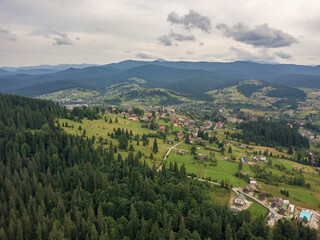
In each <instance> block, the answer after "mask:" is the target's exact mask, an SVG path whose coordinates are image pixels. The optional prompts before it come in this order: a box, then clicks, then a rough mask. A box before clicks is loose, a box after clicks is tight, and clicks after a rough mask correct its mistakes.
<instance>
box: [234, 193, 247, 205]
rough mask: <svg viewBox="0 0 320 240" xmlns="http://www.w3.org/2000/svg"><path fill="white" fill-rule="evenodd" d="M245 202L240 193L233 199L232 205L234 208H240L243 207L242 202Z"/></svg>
mask: <svg viewBox="0 0 320 240" xmlns="http://www.w3.org/2000/svg"><path fill="white" fill-rule="evenodd" d="M245 200H246V197H245V196H244V195H243V194H242V193H240V194H238V195H237V196H236V197H235V199H234V204H235V205H236V206H240V207H243V205H244V203H245V202H244V201H245Z"/></svg>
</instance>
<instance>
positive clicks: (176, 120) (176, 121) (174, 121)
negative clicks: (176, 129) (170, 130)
mask: <svg viewBox="0 0 320 240" xmlns="http://www.w3.org/2000/svg"><path fill="white" fill-rule="evenodd" d="M170 122H172V123H178V122H179V120H178V119H175V118H171V119H170Z"/></svg>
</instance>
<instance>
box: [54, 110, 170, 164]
mask: <svg viewBox="0 0 320 240" xmlns="http://www.w3.org/2000/svg"><path fill="white" fill-rule="evenodd" d="M105 117H106V118H107V120H108V121H107V122H105V120H104V119H99V120H92V121H89V120H86V119H84V120H83V122H82V123H79V122H75V121H71V120H68V119H59V122H60V125H62V123H64V124H65V123H68V126H69V127H64V130H65V131H66V132H67V133H70V134H74V135H79V136H80V135H82V133H83V129H85V130H86V136H88V137H92V136H95V138H96V146H98V145H99V144H100V143H99V142H98V139H99V137H102V138H103V139H107V140H110V139H111V138H110V136H108V133H109V134H111V133H112V132H113V129H114V128H115V129H117V128H121V129H122V128H123V129H124V130H126V129H128V131H129V132H130V130H132V133H133V135H135V134H139V135H140V137H141V136H142V135H143V134H148V133H151V132H153V131H152V130H150V129H147V128H142V127H141V125H142V124H141V123H139V122H132V121H129V120H127V119H123V117H122V116H120V115H118V116H112V115H105ZM116 117H117V118H118V123H115V119H116ZM110 118H111V119H112V123H109V119H110ZM70 126H73V128H72V127H70ZM79 126H81V128H82V130H79ZM112 142H113V145H118V143H119V142H118V140H116V139H112ZM157 142H158V149H159V152H158V153H157V154H154V159H153V160H151V159H150V158H149V156H150V153H151V152H152V144H153V138H150V139H149V145H147V146H143V144H142V142H141V141H140V143H139V145H137V142H136V141H132V142H129V145H130V144H132V145H133V147H134V149H135V151H138V150H140V151H141V152H142V154H143V155H144V157H143V158H145V159H146V161H147V162H148V163H149V164H150V165H152V164H153V163H155V164H156V166H159V165H160V163H161V162H162V160H163V157H164V155H165V153H166V152H167V151H168V149H169V148H170V147H171V146H172V145H169V144H167V143H164V142H163V140H161V139H157ZM108 146H109V145H108V144H104V147H108ZM120 153H121V155H122V157H126V156H127V152H126V151H120Z"/></svg>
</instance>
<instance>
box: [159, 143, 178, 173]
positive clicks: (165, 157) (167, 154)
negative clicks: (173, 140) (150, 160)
mask: <svg viewBox="0 0 320 240" xmlns="http://www.w3.org/2000/svg"><path fill="white" fill-rule="evenodd" d="M181 143H183V141H182V142H178V143H177V144H176V145H174V146H172V147H171V148H169V150H168V152H167V153H166V155H165V156H164V158H163V161H162V163H161V165H160V166H159V167H158V169H157V172H160V171H162V164H163V162H164V161H165V160H167V157H168V156H169V154H170V152H171V150H172V149H174V148H175V147H176V146H178V145H179V144H181Z"/></svg>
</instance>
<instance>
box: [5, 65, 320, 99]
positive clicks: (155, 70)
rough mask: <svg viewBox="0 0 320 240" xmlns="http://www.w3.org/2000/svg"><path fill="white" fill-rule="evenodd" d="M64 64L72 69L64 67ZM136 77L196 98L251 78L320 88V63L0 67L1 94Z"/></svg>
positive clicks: (98, 86) (105, 84)
mask: <svg viewBox="0 0 320 240" xmlns="http://www.w3.org/2000/svg"><path fill="white" fill-rule="evenodd" d="M66 66H74V67H70V68H68V69H65V68H66ZM60 69H62V70H60ZM133 77H137V78H140V79H143V80H145V82H146V86H148V87H150V88H158V87H159V88H167V89H171V90H175V91H179V92H181V93H184V94H188V95H191V96H195V97H199V96H202V95H203V93H204V92H206V91H209V90H213V89H217V88H223V87H225V86H232V85H236V84H238V83H239V82H241V81H244V80H250V79H255V80H262V81H264V82H270V83H280V84H281V85H283V87H291V88H295V87H309V88H313V87H320V67H319V66H315V67H313V66H303V65H290V64H261V63H254V62H244V61H242V62H230V63H219V62H184V61H180V62H167V61H153V62H151V61H132V60H128V61H123V62H119V63H112V64H108V65H101V66H88V65H57V66H56V67H54V66H49V65H44V66H38V67H34V68H32V67H24V68H20V69H19V68H16V69H8V68H2V69H1V68H0V92H2V93H13V94H20V95H25V96H37V95H41V94H45V93H50V92H54V91H59V90H63V89H68V88H74V87H81V88H87V89H95V90H102V91H104V89H105V88H106V87H108V86H110V85H113V84H117V83H122V82H126V81H128V79H130V78H133ZM292 91H293V93H294V90H292ZM291 93H292V92H291ZM274 94H276V92H274ZM281 94H285V91H281Z"/></svg>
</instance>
